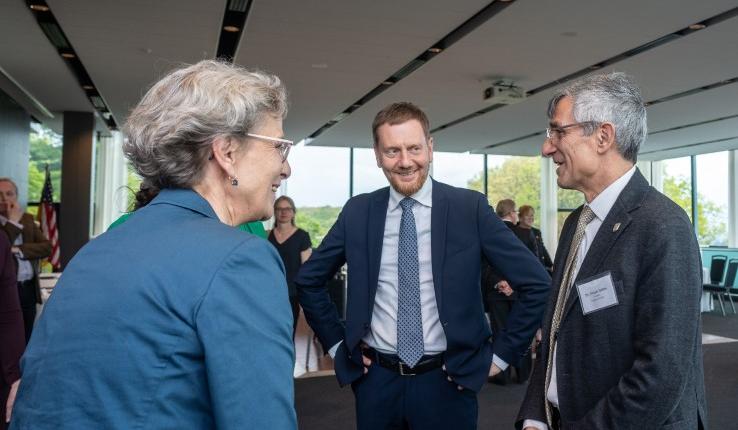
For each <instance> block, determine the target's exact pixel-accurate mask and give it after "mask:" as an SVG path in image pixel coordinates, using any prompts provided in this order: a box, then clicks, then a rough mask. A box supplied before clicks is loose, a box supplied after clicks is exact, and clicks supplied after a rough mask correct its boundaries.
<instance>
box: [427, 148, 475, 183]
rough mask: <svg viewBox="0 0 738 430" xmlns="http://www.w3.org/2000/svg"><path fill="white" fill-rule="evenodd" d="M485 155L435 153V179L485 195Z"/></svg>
mask: <svg viewBox="0 0 738 430" xmlns="http://www.w3.org/2000/svg"><path fill="white" fill-rule="evenodd" d="M483 171H484V155H481V154H467V153H464V154H459V153H452V152H438V151H436V152H433V179H435V180H437V181H440V182H443V183H445V184H449V185H453V186H454V187H461V188H469V189H472V190H476V191H479V192H480V193H484V181H483V180H482V181H480V180H479V178H480V177H481V175H482V173H483Z"/></svg>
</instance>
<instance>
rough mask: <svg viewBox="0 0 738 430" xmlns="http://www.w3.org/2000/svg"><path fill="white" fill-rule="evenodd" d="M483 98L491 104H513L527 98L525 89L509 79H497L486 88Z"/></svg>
mask: <svg viewBox="0 0 738 430" xmlns="http://www.w3.org/2000/svg"><path fill="white" fill-rule="evenodd" d="M482 99H483V100H484V101H485V102H488V103H491V104H501V105H511V104H515V103H518V102H521V101H523V100H525V90H524V89H523V88H522V87H518V86H516V85H515V84H513V83H512V82H509V81H497V82H494V83H492V85H491V86H489V87H487V88H485V89H484V92H483V93H482Z"/></svg>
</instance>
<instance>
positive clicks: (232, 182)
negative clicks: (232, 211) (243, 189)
mask: <svg viewBox="0 0 738 430" xmlns="http://www.w3.org/2000/svg"><path fill="white" fill-rule="evenodd" d="M228 179H230V180H231V185H233V186H234V187H237V186H238V179H237V178H231V177H230V176H229V177H228Z"/></svg>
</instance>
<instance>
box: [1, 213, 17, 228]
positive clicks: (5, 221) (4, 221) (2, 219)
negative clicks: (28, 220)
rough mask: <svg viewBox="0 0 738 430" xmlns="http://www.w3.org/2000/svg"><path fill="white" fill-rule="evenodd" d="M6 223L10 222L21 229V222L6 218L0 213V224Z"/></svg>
mask: <svg viewBox="0 0 738 430" xmlns="http://www.w3.org/2000/svg"><path fill="white" fill-rule="evenodd" d="M7 223H11V224H13V225H14V226H16V227H18V228H19V229H21V230H22V229H23V224H21V223H19V222H15V221H11V220H10V219H9V218H6V217H5V216H3V215H0V225H5V224H7Z"/></svg>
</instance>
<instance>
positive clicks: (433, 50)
mask: <svg viewBox="0 0 738 430" xmlns="http://www.w3.org/2000/svg"><path fill="white" fill-rule="evenodd" d="M442 51H443V49H441V48H430V49H429V50H428V52H432V53H434V54H438V53H439V52H442Z"/></svg>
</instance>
